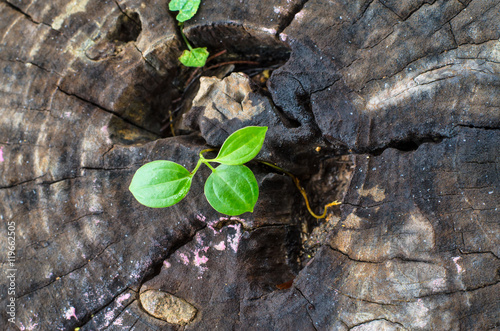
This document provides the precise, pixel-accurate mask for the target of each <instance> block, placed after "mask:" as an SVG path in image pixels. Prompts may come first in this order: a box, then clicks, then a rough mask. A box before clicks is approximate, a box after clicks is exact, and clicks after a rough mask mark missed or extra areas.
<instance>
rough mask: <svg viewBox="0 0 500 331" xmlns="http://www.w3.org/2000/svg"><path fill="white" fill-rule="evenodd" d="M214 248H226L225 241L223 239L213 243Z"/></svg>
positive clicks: (221, 249) (219, 249)
mask: <svg viewBox="0 0 500 331" xmlns="http://www.w3.org/2000/svg"><path fill="white" fill-rule="evenodd" d="M214 248H215V249H216V250H218V251H223V250H225V249H226V243H225V242H224V241H221V242H220V243H218V244H217V245H215V246H214Z"/></svg>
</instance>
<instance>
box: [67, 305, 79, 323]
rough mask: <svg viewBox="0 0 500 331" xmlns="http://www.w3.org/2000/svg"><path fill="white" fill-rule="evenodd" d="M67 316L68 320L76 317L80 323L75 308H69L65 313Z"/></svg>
mask: <svg viewBox="0 0 500 331" xmlns="http://www.w3.org/2000/svg"><path fill="white" fill-rule="evenodd" d="M65 316H66V319H67V320H70V319H71V318H72V317H74V318H75V319H76V320H77V321H78V317H76V311H75V307H69V309H68V310H66V312H65Z"/></svg>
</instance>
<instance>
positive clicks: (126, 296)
mask: <svg viewBox="0 0 500 331" xmlns="http://www.w3.org/2000/svg"><path fill="white" fill-rule="evenodd" d="M128 298H130V293H125V294H122V295H120V296H119V297H118V298H117V299H116V303H118V304H119V305H120V306H121V305H122V302H123V301H125V300H127V299H128Z"/></svg>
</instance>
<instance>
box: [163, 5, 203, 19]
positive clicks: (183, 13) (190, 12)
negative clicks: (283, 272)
mask: <svg viewBox="0 0 500 331" xmlns="http://www.w3.org/2000/svg"><path fill="white" fill-rule="evenodd" d="M200 2H201V0H172V1H170V3H169V4H168V9H170V11H179V14H177V16H176V17H175V18H176V19H177V21H179V22H185V21H187V20H189V19H190V18H192V17H193V16H194V15H195V14H196V12H197V11H198V7H200Z"/></svg>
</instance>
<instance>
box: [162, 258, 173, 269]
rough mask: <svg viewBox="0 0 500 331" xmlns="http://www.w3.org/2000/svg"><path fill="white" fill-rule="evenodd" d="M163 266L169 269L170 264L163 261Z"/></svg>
mask: <svg viewBox="0 0 500 331" xmlns="http://www.w3.org/2000/svg"><path fill="white" fill-rule="evenodd" d="M163 265H164V266H165V268H167V269H168V268H170V267H171V266H172V265H171V264H170V262H168V261H167V260H165V261H163Z"/></svg>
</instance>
